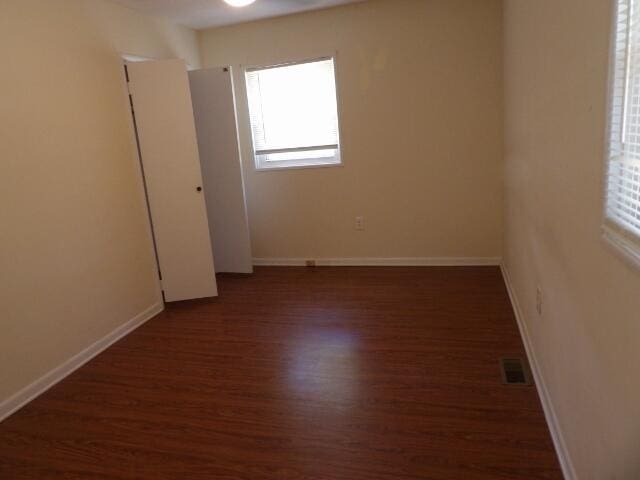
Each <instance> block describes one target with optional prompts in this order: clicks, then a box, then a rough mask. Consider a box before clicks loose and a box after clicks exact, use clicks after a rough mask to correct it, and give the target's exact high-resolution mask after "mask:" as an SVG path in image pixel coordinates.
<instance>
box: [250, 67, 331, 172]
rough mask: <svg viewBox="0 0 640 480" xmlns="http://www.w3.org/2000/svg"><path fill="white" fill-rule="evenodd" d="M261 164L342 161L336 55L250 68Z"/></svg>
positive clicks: (253, 127) (254, 130) (252, 112)
mask: <svg viewBox="0 0 640 480" xmlns="http://www.w3.org/2000/svg"><path fill="white" fill-rule="evenodd" d="M246 81H247V96H248V101H249V117H250V121H251V131H252V135H253V151H254V155H255V161H256V168H258V169H259V170H265V169H274V168H287V167H308V166H324V165H337V164H340V163H341V161H340V141H339V134H338V108H337V100H336V81H335V73H334V62H333V58H323V59H319V60H313V61H307V62H301V63H289V64H285V65H275V66H271V67H265V68H252V69H248V70H247V71H246Z"/></svg>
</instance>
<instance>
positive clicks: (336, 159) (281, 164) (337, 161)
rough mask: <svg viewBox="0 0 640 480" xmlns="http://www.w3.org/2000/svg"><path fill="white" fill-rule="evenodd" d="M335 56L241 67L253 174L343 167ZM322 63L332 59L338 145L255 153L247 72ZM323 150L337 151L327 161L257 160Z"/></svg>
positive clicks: (321, 159)
mask: <svg viewBox="0 0 640 480" xmlns="http://www.w3.org/2000/svg"><path fill="white" fill-rule="evenodd" d="M337 57H338V56H337V53H336V52H332V53H329V54H327V55H317V56H316V55H314V56H309V57H303V58H296V59H289V60H286V61H279V62H272V63H265V64H260V65H247V66H243V67H242V85H243V89H244V92H245V98H246V118H247V121H248V134H249V138H250V145H251V156H252V158H253V164H254V166H255V169H256V171H258V172H270V171H278V170H291V169H307V168H327V167H342V166H344V162H343V157H342V118H341V117H342V115H341V102H340V93H339V83H338V58H337ZM323 60H332V61H333V81H334V85H335V92H336V109H337V112H336V113H337V118H338V129H337V134H338V139H337V140H338V143H337V145H317V146H313V147H302V148H293V149H276V150H263V151H260V152H256V148H255V142H254V138H253V127H252V125H251V121H250V118H251V113H250V105H249V92H248V89H247V72H251V71H255V70H265V69H268V68H278V67H286V66H289V65H302V64H305V63H314V62H320V61H323ZM322 147H330V148H334V147H335V149H336V154H335V155H334V156H333V157H331V159H330V160H328V159H327V158H304V157H302V158H300V159H295V160H283V161H277V162H274V161H270V162H268V163H267V162H261V161H260V159H259V155H260V154H263V155H264V154H269V153H283V152H295V151H298V152H304V151H310V150H320V149H322Z"/></svg>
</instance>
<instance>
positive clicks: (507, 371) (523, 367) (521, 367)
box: [500, 358, 532, 385]
mask: <svg viewBox="0 0 640 480" xmlns="http://www.w3.org/2000/svg"><path fill="white" fill-rule="evenodd" d="M500 371H501V372H502V382H503V383H504V384H505V385H531V383H532V382H531V371H530V370H529V365H528V364H527V362H526V361H524V360H522V359H521V358H503V359H502V360H500Z"/></svg>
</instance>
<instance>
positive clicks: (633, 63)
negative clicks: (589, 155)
mask: <svg viewBox="0 0 640 480" xmlns="http://www.w3.org/2000/svg"><path fill="white" fill-rule="evenodd" d="M617 1H618V11H617V23H616V29H615V32H614V35H615V37H614V58H613V59H612V61H613V78H612V85H611V98H610V111H609V114H610V118H609V152H608V168H607V174H608V176H607V182H606V190H607V192H606V194H607V200H606V217H607V223H608V224H609V226H613V227H614V228H615V229H616V231H617V232H618V233H620V234H622V235H623V236H624V237H625V238H626V239H630V240H633V241H636V240H640V0H617Z"/></svg>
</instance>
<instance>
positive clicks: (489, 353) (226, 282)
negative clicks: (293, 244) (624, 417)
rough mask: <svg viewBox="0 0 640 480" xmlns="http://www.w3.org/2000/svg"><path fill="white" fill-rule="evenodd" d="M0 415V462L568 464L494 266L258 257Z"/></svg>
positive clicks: (482, 472) (26, 465)
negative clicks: (208, 295)
mask: <svg viewBox="0 0 640 480" xmlns="http://www.w3.org/2000/svg"><path fill="white" fill-rule="evenodd" d="M219 290H220V298H219V299H217V300H203V301H195V302H187V303H179V304H175V305H171V306H169V307H168V308H167V310H166V311H165V312H163V313H162V314H160V315H159V316H157V317H156V318H154V319H153V320H151V321H149V322H148V323H147V324H145V325H144V326H142V327H141V328H139V329H138V330H136V331H135V332H133V333H132V334H131V335H129V336H128V337H126V338H124V339H123V340H121V341H120V342H118V343H117V344H115V345H114V346H113V347H111V348H110V349H109V350H107V351H106V352H104V353H103V354H101V355H100V356H99V357H97V358H96V359H94V360H93V361H91V362H90V363H89V364H87V365H85V366H84V367H82V368H81V369H80V370H78V371H77V372H76V373H74V374H73V375H71V376H70V377H68V378H67V379H65V380H64V381H63V382H61V383H60V384H58V385H57V386H55V387H53V388H52V389H51V390H49V391H48V392H47V393H45V394H44V395H42V396H41V397H39V398H38V399H36V400H35V401H33V402H32V403H31V404H29V405H28V406H26V407H25V408H23V409H22V410H20V411H19V412H17V413H16V414H14V415H13V416H12V417H10V418H8V419H7V420H6V421H4V422H3V423H1V424H0V479H3V480H21V479H38V480H45V479H78V480H80V479H82V480H87V479H101V480H105V479H114V480H115V479H118V480H125V479H126V480H146V479H149V480H151V479H153V480H163V479H172V480H173V479H176V480H177V479H180V480H191V479H193V480H204V479H206V480H211V479H221V480H240V479H247V480H249V479H251V480H273V479H283V480H284V479H291V480H303V479H304V480H321V479H322V480H325V479H326V480H329V479H331V480H341V479H349V480H392V479H393V480H401V479H406V480H409V479H422V480H425V479H426V480H457V479H460V480H484V479H487V480H489V479H490V480H520V479H522V480H525V479H526V480H535V479H561V478H562V475H561V473H560V470H559V466H558V462H557V459H556V457H555V454H554V450H553V446H552V443H551V439H550V436H549V432H548V429H547V426H546V424H545V420H544V417H543V413H542V410H541V407H540V404H539V401H538V398H537V394H536V391H535V387H513V386H511V387H508V386H504V385H502V383H501V377H500V371H499V359H500V358H501V357H504V356H524V355H525V353H524V349H523V346H522V342H521V340H520V338H519V335H518V330H517V325H516V322H515V319H514V316H513V312H512V310H511V306H510V304H509V300H508V297H507V292H506V290H505V286H504V283H503V281H502V277H501V275H500V271H499V269H497V268H494V267H478V268H466V267H463V268H444V267H430V268H404V267H402V268H309V269H305V268H266V267H265V268H258V269H257V270H256V273H255V275H253V276H250V277H245V276H233V275H221V276H220V277H219Z"/></svg>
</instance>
